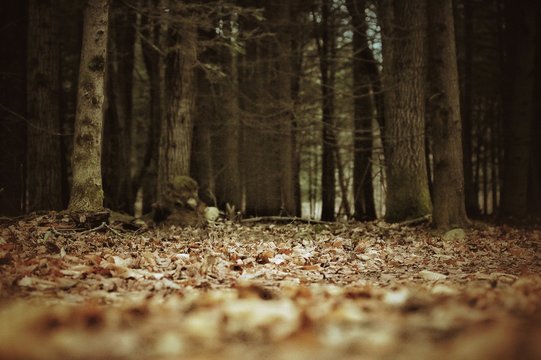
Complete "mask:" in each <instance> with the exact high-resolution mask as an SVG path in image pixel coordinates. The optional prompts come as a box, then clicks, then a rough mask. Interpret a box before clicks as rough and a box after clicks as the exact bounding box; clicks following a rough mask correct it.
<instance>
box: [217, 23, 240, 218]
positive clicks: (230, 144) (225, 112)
mask: <svg viewBox="0 0 541 360" xmlns="http://www.w3.org/2000/svg"><path fill="white" fill-rule="evenodd" d="M234 22H236V19H226V21H225V24H226V25H225V27H224V29H225V32H226V36H227V37H229V38H230V41H231V43H233V42H234V41H236V40H235V39H234V38H233V36H234V33H233V29H232V28H233V27H234V26H236V24H234ZM220 58H221V62H222V65H223V68H224V72H225V73H226V74H227V77H226V78H225V79H223V81H222V82H221V83H220V84H219V87H220V89H221V97H220V99H219V102H220V109H221V111H220V113H221V114H220V119H222V123H221V124H220V129H219V131H218V132H217V134H216V140H217V142H219V143H220V145H221V148H220V151H219V152H217V154H216V155H217V161H216V164H215V165H216V167H217V170H216V185H215V186H216V198H217V199H218V205H219V206H220V208H222V209H225V208H226V204H229V206H235V209H237V210H239V209H240V208H241V206H242V187H241V178H240V160H239V156H240V109H239V78H238V64H237V62H238V61H237V60H238V54H237V53H236V52H235V50H233V49H232V47H224V48H222V49H221V51H220Z"/></svg>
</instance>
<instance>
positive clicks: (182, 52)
mask: <svg viewBox="0 0 541 360" xmlns="http://www.w3.org/2000/svg"><path fill="white" fill-rule="evenodd" d="M175 25H176V27H178V28H179V30H178V32H177V30H174V29H172V28H171V26H170V29H169V34H168V38H169V46H170V49H169V55H168V57H167V60H166V61H167V65H166V76H165V88H166V89H168V91H169V92H168V93H167V94H166V105H165V111H166V113H165V117H164V120H163V122H162V126H161V136H160V152H159V154H160V155H159V165H158V201H160V202H163V201H164V200H166V199H165V198H166V197H167V189H168V188H169V187H171V186H174V183H175V178H178V177H179V176H189V174H190V153H191V145H192V126H193V114H192V112H193V107H194V106H193V105H194V95H195V88H194V76H193V74H194V70H195V66H196V63H197V43H196V42H197V28H196V26H195V23H194V22H193V21H188V20H186V19H183V21H182V23H180V24H175Z"/></svg>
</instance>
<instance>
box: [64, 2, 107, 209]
mask: <svg viewBox="0 0 541 360" xmlns="http://www.w3.org/2000/svg"><path fill="white" fill-rule="evenodd" d="M108 14H109V1H107V0H88V3H87V6H86V9H85V15H84V25H83V26H84V30H83V45H82V50H81V65H80V68H79V87H78V93H77V110H76V117H75V134H74V144H73V158H72V171H73V183H72V188H71V198H70V203H69V207H68V209H69V210H70V211H73V212H79V211H84V212H93V211H98V210H100V209H102V208H103V188H102V179H101V146H102V129H103V115H104V98H105V96H104V93H105V87H104V80H105V79H104V78H105V69H106V64H107V33H108V26H109V18H108Z"/></svg>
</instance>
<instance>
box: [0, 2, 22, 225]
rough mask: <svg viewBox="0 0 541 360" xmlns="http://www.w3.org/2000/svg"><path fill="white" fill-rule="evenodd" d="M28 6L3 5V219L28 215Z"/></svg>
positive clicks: (0, 138)
mask: <svg viewBox="0 0 541 360" xmlns="http://www.w3.org/2000/svg"><path fill="white" fill-rule="evenodd" d="M26 19H27V3H26V1H2V2H0V24H2V31H0V43H1V44H2V48H3V49H4V51H2V56H0V69H2V70H0V79H1V81H0V99H1V100H0V164H1V169H2V170H1V171H0V215H7V216H15V215H20V214H22V213H23V212H24V210H25V209H24V203H25V200H24V199H25V196H24V195H25V167H24V166H25V157H26V125H25V124H26V122H25V114H26V95H25V94H26V64H27V55H26V51H27V47H26V40H27V23H26Z"/></svg>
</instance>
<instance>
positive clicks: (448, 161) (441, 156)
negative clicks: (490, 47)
mask: <svg viewBox="0 0 541 360" xmlns="http://www.w3.org/2000/svg"><path fill="white" fill-rule="evenodd" d="M427 5H428V30H427V31H428V47H429V57H428V79H429V84H428V89H429V90H428V94H427V98H428V109H427V112H428V118H429V122H430V128H431V130H432V134H431V135H432V143H433V149H432V152H433V156H434V210H433V217H432V222H433V224H434V226H435V227H437V228H440V229H448V228H452V227H462V226H465V225H467V223H468V219H467V216H466V207H465V199H464V175H463V171H464V168H463V166H464V165H463V161H462V142H461V136H462V133H461V123H460V99H459V96H460V95H459V86H458V70H457V60H456V47H455V34H454V23H453V7H452V4H451V2H450V1H440V2H434V1H429V2H428V4H427Z"/></svg>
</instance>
